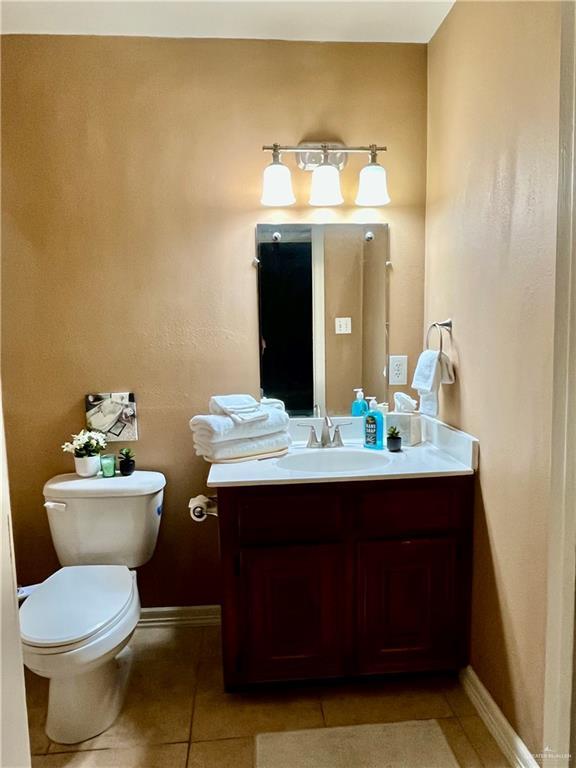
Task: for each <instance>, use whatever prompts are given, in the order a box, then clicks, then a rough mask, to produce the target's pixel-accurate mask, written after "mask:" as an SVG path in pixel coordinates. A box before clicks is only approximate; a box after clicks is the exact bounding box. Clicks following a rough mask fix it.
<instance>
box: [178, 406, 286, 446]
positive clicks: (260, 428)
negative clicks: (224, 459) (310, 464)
mask: <svg viewBox="0 0 576 768" xmlns="http://www.w3.org/2000/svg"><path fill="white" fill-rule="evenodd" d="M264 409H265V410H266V411H268V418H267V419H265V420H263V421H262V420H260V421H249V422H247V423H242V424H237V423H236V422H235V421H234V420H233V419H232V418H231V417H230V416H214V415H213V414H210V415H207V416H194V418H193V419H190V429H191V430H192V432H193V433H194V438H195V439H199V440H202V441H204V442H209V441H212V442H213V443H221V442H223V441H224V440H240V439H244V438H249V437H261V436H262V435H271V434H273V433H274V432H281V431H282V430H286V429H288V424H289V423H290V418H289V416H288V414H287V413H286V411H281V410H279V409H278V408H276V407H275V406H268V405H265V406H264Z"/></svg>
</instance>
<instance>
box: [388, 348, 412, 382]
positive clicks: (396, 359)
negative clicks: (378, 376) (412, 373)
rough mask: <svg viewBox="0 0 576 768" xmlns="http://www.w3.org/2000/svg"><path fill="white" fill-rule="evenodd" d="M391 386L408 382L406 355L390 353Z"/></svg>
mask: <svg viewBox="0 0 576 768" xmlns="http://www.w3.org/2000/svg"><path fill="white" fill-rule="evenodd" d="M389 383H390V385H391V386H398V387H401V386H403V385H404V384H407V383H408V356H407V355H390V381H389Z"/></svg>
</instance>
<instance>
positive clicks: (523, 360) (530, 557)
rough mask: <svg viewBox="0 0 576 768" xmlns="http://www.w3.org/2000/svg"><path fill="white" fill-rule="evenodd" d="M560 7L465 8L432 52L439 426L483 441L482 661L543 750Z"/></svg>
mask: <svg viewBox="0 0 576 768" xmlns="http://www.w3.org/2000/svg"><path fill="white" fill-rule="evenodd" d="M559 42H560V12H559V4H557V3H538V2H526V3H524V2H515V3H483V2H479V3H476V2H463V3H457V4H456V6H455V7H454V8H453V10H452V11H451V13H450V14H449V16H448V17H447V19H446V20H445V22H444V24H443V25H442V26H441V28H440V30H439V31H438V32H437V34H436V35H435V37H434V39H433V40H432V42H431V44H430V46H429V70H428V76H429V130H428V191H427V221H426V312H425V314H426V319H427V320H428V321H431V320H438V319H443V318H444V317H447V316H450V317H452V318H453V320H454V347H453V355H454V358H455V360H456V362H457V366H458V383H457V385H455V386H453V387H446V388H445V390H446V391H445V393H444V396H443V399H442V409H441V416H442V417H443V418H445V419H446V420H447V421H448V422H450V423H452V424H454V425H457V426H459V427H462V428H463V429H465V430H467V431H469V432H471V433H472V434H474V435H477V436H478V437H479V438H480V453H481V460H480V462H481V466H480V483H479V488H478V505H477V514H476V523H475V524H476V528H475V565H474V598H473V607H472V608H473V621H472V665H473V667H474V669H475V670H476V672H477V673H478V675H479V676H480V678H481V680H482V682H483V683H484V684H485V685H486V686H487V688H488V690H489V691H490V693H491V694H492V695H493V697H494V699H495V700H496V702H497V703H498V704H499V706H500V707H501V708H502V710H503V711H504V714H505V715H506V717H507V718H508V719H509V721H510V722H511V723H512V725H513V726H514V728H515V729H516V730H517V732H518V733H519V734H520V736H521V737H522V739H523V740H524V741H525V742H526V743H527V744H528V746H529V747H531V748H532V749H534V750H538V751H541V749H542V746H543V745H542V716H543V714H542V708H543V670H544V639H545V611H546V519H547V515H548V505H549V455H550V447H551V431H550V418H551V407H550V397H551V395H552V370H551V363H552V347H553V309H554V264H555V245H556V194H557V161H558V157H557V150H558V108H559V103H558V100H559V97H558V92H559Z"/></svg>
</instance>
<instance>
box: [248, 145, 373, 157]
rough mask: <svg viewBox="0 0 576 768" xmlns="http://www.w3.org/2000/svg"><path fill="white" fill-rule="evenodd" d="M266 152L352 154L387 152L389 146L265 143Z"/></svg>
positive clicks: (263, 148)
mask: <svg viewBox="0 0 576 768" xmlns="http://www.w3.org/2000/svg"><path fill="white" fill-rule="evenodd" d="M262 150H263V151H264V152H294V153H297V152H304V151H306V152H314V151H316V152H326V151H328V152H342V153H345V154H348V155H351V154H365V153H368V154H370V153H372V152H387V151H388V147H379V146H377V145H376V144H370V145H369V146H367V147H346V146H342V145H341V144H306V145H305V146H302V145H300V146H299V147H298V146H292V145H291V144H286V145H284V144H264V146H263V147H262Z"/></svg>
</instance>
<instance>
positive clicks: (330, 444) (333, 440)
mask: <svg viewBox="0 0 576 768" xmlns="http://www.w3.org/2000/svg"><path fill="white" fill-rule="evenodd" d="M347 423H350V422H347ZM298 426H299V427H307V428H309V429H310V434H309V436H308V442H307V443H306V448H343V447H344V443H343V442H342V435H341V434H340V427H341V426H345V425H341V424H336V425H334V422H333V421H332V419H331V418H330V416H329V415H328V414H326V415H325V416H324V423H323V424H322V434H321V435H320V440H318V435H317V434H316V430H315V428H314V425H313V424H298ZM332 428H333V429H334V433H333V434H332V435H330V430H331V429H332Z"/></svg>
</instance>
